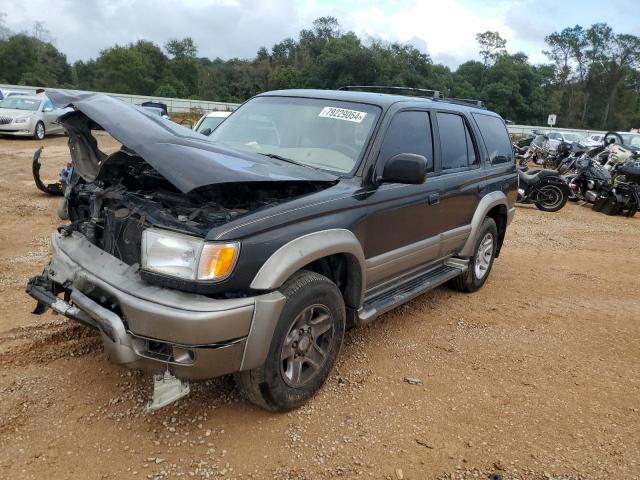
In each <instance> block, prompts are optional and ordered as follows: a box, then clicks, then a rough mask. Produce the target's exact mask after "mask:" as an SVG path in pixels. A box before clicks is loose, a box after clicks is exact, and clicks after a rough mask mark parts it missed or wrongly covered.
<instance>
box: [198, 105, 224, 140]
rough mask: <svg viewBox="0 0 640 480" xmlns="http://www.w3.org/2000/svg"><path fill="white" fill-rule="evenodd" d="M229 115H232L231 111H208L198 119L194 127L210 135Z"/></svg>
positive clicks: (199, 131)
mask: <svg viewBox="0 0 640 480" xmlns="http://www.w3.org/2000/svg"><path fill="white" fill-rule="evenodd" d="M229 115H231V112H222V111H214V112H210V113H207V114H205V115H203V116H202V117H201V118H200V120H198V123H196V126H195V127H193V129H194V130H195V131H196V132H198V133H201V134H203V135H206V136H207V137H208V136H209V135H211V132H213V131H214V130H215V129H216V127H217V126H218V125H220V124H221V123H222V122H223V121H224V119H225V118H227V117H228V116H229Z"/></svg>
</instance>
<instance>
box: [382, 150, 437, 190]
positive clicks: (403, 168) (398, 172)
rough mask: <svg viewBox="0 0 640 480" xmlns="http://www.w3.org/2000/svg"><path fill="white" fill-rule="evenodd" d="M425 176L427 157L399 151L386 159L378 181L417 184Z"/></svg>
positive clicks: (423, 179)
mask: <svg viewBox="0 0 640 480" xmlns="http://www.w3.org/2000/svg"><path fill="white" fill-rule="evenodd" d="M426 178H427V159H426V158H425V157H423V156H422V155H416V154H414V153H399V154H398V155H395V156H393V157H391V158H390V159H389V160H387V163H386V164H385V166H384V170H383V172H382V176H381V177H379V178H378V179H377V180H378V183H383V182H388V183H406V184H413V185H417V184H420V183H424V181H425V180H426Z"/></svg>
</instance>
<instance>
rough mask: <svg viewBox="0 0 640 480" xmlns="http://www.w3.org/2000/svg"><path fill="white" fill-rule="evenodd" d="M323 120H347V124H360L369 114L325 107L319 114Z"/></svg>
mask: <svg viewBox="0 0 640 480" xmlns="http://www.w3.org/2000/svg"><path fill="white" fill-rule="evenodd" d="M318 116H319V117H323V118H336V119H338V120H346V121H347V122H356V123H360V122H362V120H364V117H366V116H367V112H359V111H357V110H348V109H346V108H336V107H324V108H323V109H322V111H321V112H320V113H319V114H318Z"/></svg>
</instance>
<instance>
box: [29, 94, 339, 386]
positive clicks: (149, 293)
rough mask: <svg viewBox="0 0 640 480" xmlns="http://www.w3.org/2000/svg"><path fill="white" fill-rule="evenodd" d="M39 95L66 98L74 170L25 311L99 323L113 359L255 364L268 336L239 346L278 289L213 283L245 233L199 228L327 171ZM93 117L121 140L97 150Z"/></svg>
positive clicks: (158, 370)
mask: <svg viewBox="0 0 640 480" xmlns="http://www.w3.org/2000/svg"><path fill="white" fill-rule="evenodd" d="M48 94H49V97H50V98H51V99H52V101H53V102H54V103H56V104H58V105H60V106H68V105H71V106H73V107H74V108H75V111H73V112H70V113H68V114H66V115H64V116H62V117H61V118H60V122H61V123H62V125H63V126H64V127H65V130H66V131H67V133H68V135H69V147H70V151H71V156H72V160H73V174H72V175H71V178H70V179H69V182H68V184H67V186H66V188H65V192H64V195H65V200H66V205H67V213H68V218H69V223H68V224H67V225H65V226H63V227H60V228H59V229H58V231H57V232H56V233H54V234H53V235H52V239H51V243H52V258H51V261H50V263H49V264H48V265H47V267H46V268H45V270H44V272H43V273H42V274H41V275H39V276H37V277H34V278H32V279H31V280H30V281H29V284H28V285H27V292H28V293H29V294H30V295H31V296H32V297H33V298H35V299H36V300H37V302H38V304H37V307H36V309H35V311H34V313H36V314H41V313H43V312H44V311H45V310H47V309H48V308H51V309H52V310H54V311H55V312H57V313H59V314H62V315H65V316H67V317H69V318H71V319H73V320H76V321H79V322H81V323H84V324H86V325H89V326H91V327H93V328H95V329H97V330H98V331H99V332H100V334H101V336H102V340H103V343H104V345H105V352H106V353H107V355H108V357H109V358H110V359H111V360H112V361H114V362H115V363H119V364H123V365H126V366H128V367H130V368H140V369H145V370H148V371H151V372H153V373H154V374H163V375H164V373H165V372H170V375H175V376H176V377H178V378H186V379H189V378H192V379H203V378H212V377H215V376H219V375H223V374H226V373H232V372H235V371H239V370H244V369H250V368H255V367H257V366H259V365H260V364H261V363H260V362H262V361H264V357H266V354H267V351H266V347H264V346H263V345H262V344H260V345H259V346H258V347H256V346H255V345H254V346H253V348H252V354H251V355H245V348H246V347H247V344H248V343H250V342H251V341H252V340H251V334H252V329H251V325H252V322H256V321H259V320H260V319H261V318H262V319H271V318H277V317H278V315H279V312H280V309H281V308H282V306H283V305H284V297H283V296H282V295H281V294H280V293H278V292H271V293H265V294H259V295H253V296H252V295H251V292H249V291H248V288H247V291H244V292H237V291H235V292H226V291H225V289H224V288H221V289H220V288H218V289H217V290H216V291H215V292H216V293H215V294H213V293H212V292H213V291H212V290H210V289H209V287H210V286H211V285H213V284H214V283H216V282H217V283H221V284H222V282H223V281H224V279H225V278H226V276H228V275H229V272H231V271H232V270H233V268H234V265H235V262H236V261H237V259H238V255H239V254H240V253H239V252H240V248H241V243H242V242H241V239H238V240H237V241H233V242H223V243H221V242H212V241H209V240H207V239H208V238H209V237H211V231H212V230H215V229H216V228H218V227H220V226H222V225H225V224H228V223H232V222H234V221H236V220H240V219H242V217H243V216H248V215H251V214H253V213H255V212H257V211H259V210H260V209H267V208H270V207H272V206H274V205H277V204H280V203H283V202H287V201H290V200H292V199H295V198H298V197H300V196H303V195H307V194H311V193H313V192H317V191H319V190H322V189H325V188H328V187H330V186H331V185H333V184H335V182H336V181H337V178H336V177H335V176H333V175H331V174H328V173H324V172H320V171H317V170H314V169H310V168H307V167H302V166H298V165H292V164H287V163H286V162H282V161H279V160H276V159H271V158H267V157H263V156H260V155H254V154H248V153H241V152H236V151H233V150H230V149H225V148H222V147H219V146H216V145H214V144H213V143H211V142H209V141H208V140H207V139H206V138H205V139H204V140H203V137H202V136H201V135H199V134H195V133H193V132H191V131H190V130H188V129H185V128H184V127H181V126H179V125H176V124H173V123H171V122H168V121H166V120H164V119H162V118H161V117H157V116H152V115H150V114H148V113H146V112H144V111H142V110H140V109H138V108H137V107H134V106H132V105H128V104H125V103H123V102H120V101H118V100H115V99H112V98H110V97H107V96H105V95H101V94H88V93H81V92H80V93H78V92H68V91H51V92H48ZM99 129H102V130H105V131H107V132H108V133H109V134H110V135H111V136H112V137H113V138H114V139H115V140H117V141H118V142H120V144H121V145H122V147H121V148H120V149H119V150H118V151H117V152H115V153H113V154H110V155H107V154H105V153H103V152H102V151H101V150H100V149H99V148H98V142H97V140H96V138H95V136H94V135H93V134H92V131H94V130H99ZM158 238H160V240H161V241H156V242H155V243H154V244H153V245H151V240H154V239H155V240H157V239H158ZM145 242H146V243H145ZM225 249H226V250H225ZM154 262H155V263H154ZM203 265H204V266H205V267H206V268H204V267H203ZM220 265H222V266H223V267H224V269H223V268H222V267H220ZM266 323H268V322H266ZM181 391H184V390H181Z"/></svg>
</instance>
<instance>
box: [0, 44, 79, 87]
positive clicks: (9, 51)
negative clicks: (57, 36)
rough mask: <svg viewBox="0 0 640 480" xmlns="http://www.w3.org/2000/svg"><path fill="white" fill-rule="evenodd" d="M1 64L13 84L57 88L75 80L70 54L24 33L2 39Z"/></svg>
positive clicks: (0, 47) (5, 76) (2, 72)
mask: <svg viewBox="0 0 640 480" xmlns="http://www.w3.org/2000/svg"><path fill="white" fill-rule="evenodd" d="M0 65H2V71H1V72H0V75H2V77H3V79H4V80H6V81H7V82H9V83H14V84H21V85H35V86H54V87H55V86H62V85H66V84H69V83H70V82H71V68H70V67H69V64H68V63H67V58H66V56H65V55H64V54H62V53H60V52H59V51H58V49H57V48H56V47H54V46H53V45H51V44H50V43H45V42H43V41H41V40H38V39H36V38H34V37H32V36H29V35H27V34H24V33H21V34H18V35H14V36H12V37H9V38H8V39H7V40H4V41H0Z"/></svg>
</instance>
